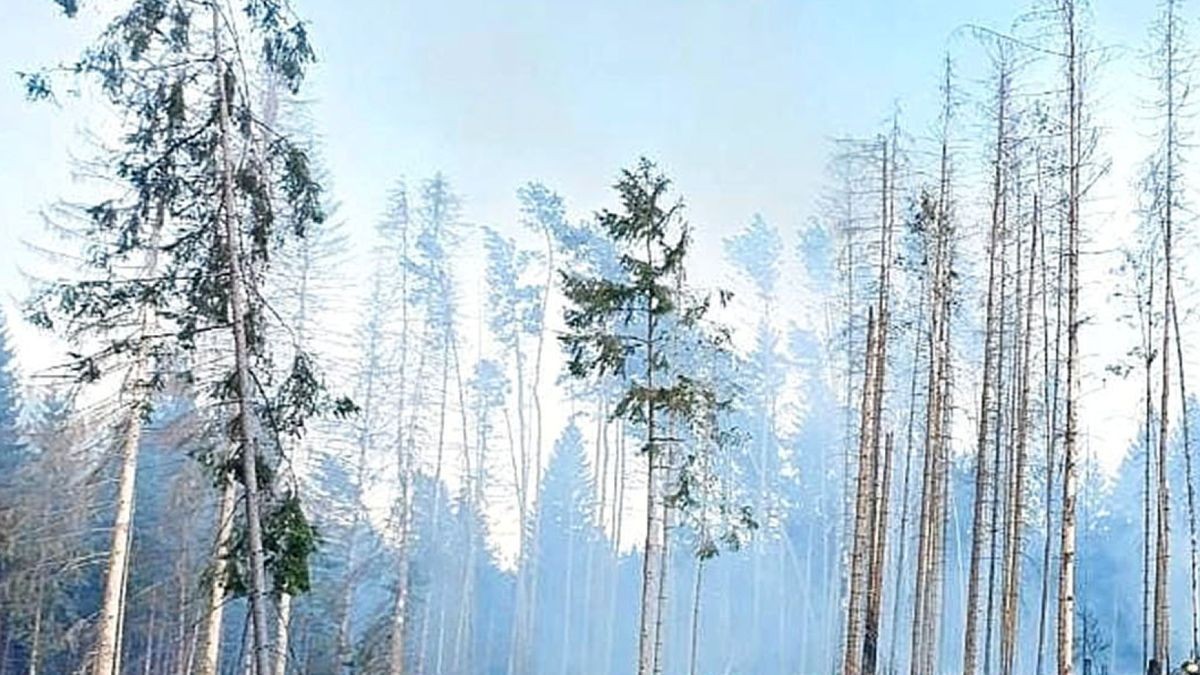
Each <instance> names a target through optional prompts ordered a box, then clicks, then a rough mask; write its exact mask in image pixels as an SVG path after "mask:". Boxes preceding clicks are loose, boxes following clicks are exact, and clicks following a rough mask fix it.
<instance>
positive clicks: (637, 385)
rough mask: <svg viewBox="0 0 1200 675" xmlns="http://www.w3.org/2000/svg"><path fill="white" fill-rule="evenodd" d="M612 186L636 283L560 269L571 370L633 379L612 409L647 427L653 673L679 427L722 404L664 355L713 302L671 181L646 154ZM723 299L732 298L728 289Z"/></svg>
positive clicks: (645, 671)
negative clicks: (689, 273) (699, 282)
mask: <svg viewBox="0 0 1200 675" xmlns="http://www.w3.org/2000/svg"><path fill="white" fill-rule="evenodd" d="M615 188H616V190H617V192H618V193H619V195H620V197H621V203H622V207H623V210H622V211H621V212H613V211H603V212H601V213H600V214H599V215H598V216H597V219H598V221H599V224H600V226H601V227H602V228H603V229H604V230H605V231H606V232H607V234H608V236H609V237H610V238H611V239H612V240H613V243H614V244H615V245H616V246H617V247H618V250H619V251H620V261H621V266H622V268H623V269H624V270H625V272H626V273H627V274H628V275H629V280H628V281H625V282H622V281H615V280H612V279H609V278H606V277H603V276H585V275H581V274H578V273H572V272H570V271H567V270H563V271H562V272H561V279H562V284H563V292H564V295H565V297H566V301H567V306H566V309H565V310H564V314H563V318H564V321H565V323H566V333H565V334H564V335H562V336H561V337H560V340H561V341H562V343H563V345H564V347H565V349H566V351H567V357H568V373H569V374H570V375H571V376H572V377H575V378H589V377H604V376H606V375H608V374H611V373H625V374H627V375H629V376H630V382H629V384H628V385H627V388H626V389H625V391H624V392H623V395H622V396H621V398H620V400H619V401H618V402H617V404H616V406H615V407H614V410H613V416H614V417H622V418H625V419H626V420H628V421H629V422H631V423H632V424H634V425H635V426H637V427H638V428H640V429H641V430H643V432H644V434H645V443H644V444H643V446H642V452H643V454H644V455H645V456H646V462H647V465H648V482H647V501H646V509H647V510H646V540H645V546H644V548H643V551H642V555H643V562H642V593H641V619H640V627H639V633H638V673H639V675H650V674H651V673H658V672H661V669H662V662H661V654H660V650H659V635H660V628H661V621H662V612H663V606H662V605H663V603H662V586H661V585H662V578H663V550H664V547H665V543H666V530H665V518H664V516H665V508H666V496H667V493H666V487H667V486H666V479H667V474H668V472H669V470H670V465H669V464H668V463H667V460H668V455H669V454H670V452H671V451H672V450H673V449H675V448H674V446H675V445H676V444H677V443H678V437H677V436H676V434H675V433H673V430H674V425H676V424H683V425H686V424H688V423H691V422H694V421H696V420H697V419H699V418H701V417H702V416H704V415H705V414H707V411H708V410H710V409H712V408H714V407H716V405H717V403H718V401H717V400H716V397H715V394H714V392H713V390H712V389H711V387H710V386H708V385H706V384H705V383H703V382H698V381H695V380H692V379H691V378H689V377H687V376H686V375H683V374H681V373H678V372H672V371H671V364H670V362H669V361H668V360H667V357H666V355H665V354H664V347H665V346H666V341H667V340H669V339H670V335H669V334H667V333H666V329H668V328H669V327H673V328H674V329H675V330H679V329H681V328H684V327H688V326H694V325H696V324H698V323H699V322H700V321H701V320H702V319H704V317H705V315H706V313H707V310H708V308H709V302H708V300H707V299H703V300H700V299H697V298H695V297H694V296H693V294H691V293H688V292H685V289H684V287H683V285H682V283H680V279H681V277H682V274H683V269H684V262H685V260H686V255H687V250H688V243H689V241H690V238H689V230H688V228H687V226H686V225H685V224H683V223H682V222H681V214H682V209H683V204H682V202H674V203H668V202H667V199H668V192H669V189H670V180H669V179H667V177H666V176H664V175H662V174H661V173H659V172H658V170H657V168H656V167H655V165H654V164H653V163H652V162H650V161H649V160H647V159H642V160H641V161H640V162H639V163H638V164H637V166H636V167H635V168H633V169H627V170H625V171H623V172H622V174H621V178H620V180H619V181H618V182H617V184H616V186H615ZM720 299H721V300H722V301H724V300H725V299H726V296H725V294H724V293H721V296H720ZM634 369H636V372H637V375H634ZM664 376H665V377H666V382H663V379H664ZM664 418H665V419H664Z"/></svg>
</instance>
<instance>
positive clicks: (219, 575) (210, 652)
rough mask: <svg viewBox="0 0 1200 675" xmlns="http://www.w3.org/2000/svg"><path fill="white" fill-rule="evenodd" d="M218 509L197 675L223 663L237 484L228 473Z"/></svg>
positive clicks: (209, 672)
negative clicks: (222, 644) (224, 629)
mask: <svg viewBox="0 0 1200 675" xmlns="http://www.w3.org/2000/svg"><path fill="white" fill-rule="evenodd" d="M225 480H226V482H225V485H224V487H222V488H221V504H220V507H219V508H218V510H217V547H216V552H215V554H214V555H213V567H212V585H211V586H210V587H209V595H208V614H207V616H205V618H204V650H203V651H202V652H201V654H200V661H199V666H198V668H197V670H196V673H197V675H217V672H218V670H219V669H220V665H221V631H222V628H223V627H224V622H223V619H224V617H225V577H226V574H228V572H227V569H228V558H229V543H230V538H231V537H232V536H233V509H234V502H235V500H236V494H237V493H236V489H237V488H236V487H235V485H234V483H233V479H232V478H231V477H226V479H225Z"/></svg>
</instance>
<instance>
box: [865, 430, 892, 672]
mask: <svg viewBox="0 0 1200 675" xmlns="http://www.w3.org/2000/svg"><path fill="white" fill-rule="evenodd" d="M891 475H892V434H891V432H888V434H887V440H886V441H885V442H884V450H883V466H882V468H881V469H880V475H879V477H878V478H877V480H876V483H877V484H878V485H879V490H878V492H877V496H876V499H877V500H878V506H877V508H876V509H875V523H874V525H873V527H872V532H873V533H874V536H875V540H874V541H873V542H872V544H871V551H872V553H871V576H872V580H871V592H870V594H869V595H868V596H867V616H866V629H865V631H864V633H863V672H864V673H867V675H874V673H875V670H876V667H877V660H878V654H879V615H880V610H881V609H882V607H883V582H884V570H885V568H886V564H885V563H886V560H887V529H888V528H887V523H888V495H889V494H890V492H891V487H892V484H891Z"/></svg>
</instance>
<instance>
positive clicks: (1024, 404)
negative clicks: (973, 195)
mask: <svg viewBox="0 0 1200 675" xmlns="http://www.w3.org/2000/svg"><path fill="white" fill-rule="evenodd" d="M1039 199H1040V198H1039V196H1038V195H1036V194H1035V195H1034V198H1033V232H1032V234H1031V238H1030V242H1029V281H1028V284H1027V286H1026V293H1025V312H1024V313H1025V316H1024V328H1023V333H1022V343H1021V348H1020V359H1019V361H1020V375H1019V376H1018V387H1019V394H1018V397H1019V400H1018V404H1017V408H1018V409H1017V420H1016V424H1017V438H1016V450H1015V457H1014V458H1013V461H1014V465H1013V467H1012V478H1011V483H1010V486H1011V487H1010V490H1009V503H1008V513H1009V516H1008V532H1007V533H1006V534H1005V537H1004V539H1005V551H1004V575H1003V576H1004V579H1003V591H1002V595H1003V598H1002V608H1001V626H1000V673H1001V675H1012V673H1013V667H1014V665H1015V664H1016V655H1017V652H1016V645H1017V635H1018V632H1019V630H1018V629H1019V627H1020V595H1021V529H1022V525H1023V524H1024V511H1025V469H1026V449H1027V444H1028V438H1029V375H1030V366H1029V364H1030V362H1031V360H1032V349H1031V348H1032V342H1033V296H1034V293H1033V281H1034V270H1035V268H1036V265H1037V243H1038V227H1039V225H1040V218H1041V212H1040V202H1039ZM1017 284H1018V289H1019V286H1020V274H1019V273H1018V279H1017Z"/></svg>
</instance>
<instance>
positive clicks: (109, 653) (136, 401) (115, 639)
mask: <svg viewBox="0 0 1200 675" xmlns="http://www.w3.org/2000/svg"><path fill="white" fill-rule="evenodd" d="M165 221H166V204H165V203H164V202H163V201H161V200H160V201H159V202H158V205H157V206H156V211H155V216H154V224H153V231H152V234H151V245H150V247H149V250H150V251H151V253H149V254H148V258H147V261H146V268H145V269H146V273H147V274H149V275H153V274H154V273H155V270H156V269H157V267H158V253H157V251H158V240H159V236H160V233H161V232H162V228H163V225H164V223H165ZM152 323H153V315H152V313H151V311H150V308H149V306H147V305H145V304H143V305H142V306H141V308H140V309H139V310H138V324H137V325H138V329H137V330H138V333H137V335H136V338H135V340H134V345H135V346H134V349H133V361H132V363H131V364H130V367H129V371H128V372H127V373H126V375H125V381H124V382H123V383H122V385H121V392H120V394H119V395H120V396H121V397H122V398H125V397H128V398H127V399H126V400H125V401H124V403H125V406H124V407H126V408H127V409H128V410H127V412H126V418H125V420H124V429H123V430H122V434H121V462H120V468H119V469H118V474H117V503H116V510H115V513H114V514H113V527H112V538H111V539H110V542H111V543H110V545H109V552H108V566H107V568H106V569H105V574H104V594H103V596H101V602H100V625H99V626H98V627H97V636H96V648H95V657H94V661H93V665H92V673H93V675H118V674H119V673H120V672H121V626H122V623H123V621H124V616H125V593H126V582H127V580H128V578H129V556H130V546H131V544H132V541H133V503H134V490H135V486H136V482H137V468H138V450H139V444H140V443H141V437H142V415H143V414H144V412H145V407H146V405H147V401H146V393H145V391H144V388H145V383H144V382H143V381H142V380H143V379H145V376H146V367H147V360H148V359H149V354H148V353H147V352H146V346H145V342H144V340H143V339H142V338H144V337H145V336H146V335H147V334H148V333H149V331H150V328H151V325H152Z"/></svg>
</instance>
